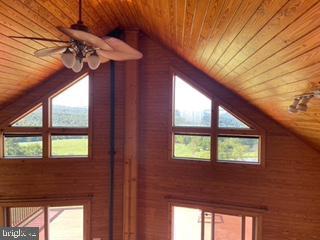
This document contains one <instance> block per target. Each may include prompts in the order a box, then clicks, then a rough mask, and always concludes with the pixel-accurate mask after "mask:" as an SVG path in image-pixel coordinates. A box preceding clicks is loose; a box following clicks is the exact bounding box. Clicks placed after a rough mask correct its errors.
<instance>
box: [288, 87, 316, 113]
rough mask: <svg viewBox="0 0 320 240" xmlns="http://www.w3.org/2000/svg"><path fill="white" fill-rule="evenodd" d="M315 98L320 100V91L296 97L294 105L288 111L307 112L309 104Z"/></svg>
mask: <svg viewBox="0 0 320 240" xmlns="http://www.w3.org/2000/svg"><path fill="white" fill-rule="evenodd" d="M314 97H315V98H320V90H316V91H313V92H311V93H305V94H302V95H299V96H296V97H295V98H294V100H293V103H292V104H291V105H290V106H289V108H288V111H289V112H290V113H297V112H306V111H307V110H308V105H307V104H308V102H309V101H310V100H311V99H312V98H314Z"/></svg>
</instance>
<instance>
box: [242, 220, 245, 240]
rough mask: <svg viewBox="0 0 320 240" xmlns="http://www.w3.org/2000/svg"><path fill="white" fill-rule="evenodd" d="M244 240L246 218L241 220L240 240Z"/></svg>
mask: <svg viewBox="0 0 320 240" xmlns="http://www.w3.org/2000/svg"><path fill="white" fill-rule="evenodd" d="M245 239H246V216H242V219H241V240H245Z"/></svg>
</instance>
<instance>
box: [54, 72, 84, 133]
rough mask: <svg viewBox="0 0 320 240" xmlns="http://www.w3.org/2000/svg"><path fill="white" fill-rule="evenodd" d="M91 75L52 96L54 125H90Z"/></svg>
mask: <svg viewBox="0 0 320 240" xmlns="http://www.w3.org/2000/svg"><path fill="white" fill-rule="evenodd" d="M88 106H89V77H88V76H86V77H84V78H83V79H81V80H80V81H78V82H76V83H75V84H73V85H72V86H71V87H69V88H67V89H66V90H64V91H63V92H61V93H59V94H58V95H57V96H55V97H54V98H52V126H53V127H88Z"/></svg>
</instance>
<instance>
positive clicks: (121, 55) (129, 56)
mask: <svg viewBox="0 0 320 240" xmlns="http://www.w3.org/2000/svg"><path fill="white" fill-rule="evenodd" d="M103 39H104V40H105V41H106V42H107V43H108V44H109V45H110V46H111V48H112V49H113V51H102V50H101V49H100V50H97V53H98V54H99V52H100V55H102V56H104V57H107V58H110V59H112V60H116V61H123V60H136V59H140V58H142V57H143V54H142V53H141V52H140V51H138V50H136V49H134V48H133V47H131V46H130V45H128V44H127V43H125V42H124V41H122V40H120V39H118V38H114V37H105V38H103Z"/></svg>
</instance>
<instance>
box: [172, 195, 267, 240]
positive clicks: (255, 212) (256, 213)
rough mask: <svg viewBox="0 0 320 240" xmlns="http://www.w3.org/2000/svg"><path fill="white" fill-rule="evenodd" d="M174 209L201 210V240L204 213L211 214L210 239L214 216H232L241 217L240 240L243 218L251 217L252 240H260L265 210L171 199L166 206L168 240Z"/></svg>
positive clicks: (243, 238) (212, 235)
mask: <svg viewBox="0 0 320 240" xmlns="http://www.w3.org/2000/svg"><path fill="white" fill-rule="evenodd" d="M174 207H185V208H193V209H199V210H201V213H202V214H201V220H202V221H201V240H204V224H203V223H204V213H205V212H209V213H211V214H212V219H213V221H212V228H211V229H212V234H211V239H212V240H214V226H215V224H214V218H215V214H226V215H232V216H239V217H240V216H241V217H242V223H241V228H242V229H241V232H242V235H241V240H245V234H244V230H245V222H246V221H245V217H252V240H261V239H262V215H263V213H264V212H266V211H267V209H262V208H261V209H259V208H252V207H243V206H232V205H225V204H210V203H200V202H195V201H184V200H176V199H172V200H170V201H169V204H168V212H169V214H168V216H169V219H168V223H169V227H168V229H169V237H168V239H169V240H174V237H173V236H174V229H173V228H174V226H173V219H174V211H173V208H174Z"/></svg>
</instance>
